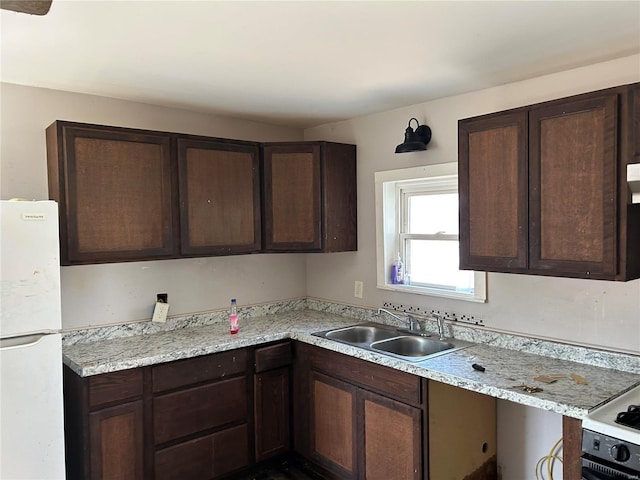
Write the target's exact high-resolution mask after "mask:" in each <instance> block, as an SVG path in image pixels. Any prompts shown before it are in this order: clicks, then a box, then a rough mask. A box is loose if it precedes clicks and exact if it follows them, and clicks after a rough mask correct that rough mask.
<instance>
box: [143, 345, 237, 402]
mask: <svg viewBox="0 0 640 480" xmlns="http://www.w3.org/2000/svg"><path fill="white" fill-rule="evenodd" d="M246 370H247V351H246V350H244V349H242V350H231V351H228V352H222V353H216V354H213V355H206V356H202V357H196V358H190V359H188V360H179V361H177V362H171V363H165V364H164V365H158V366H156V367H153V369H152V378H153V392H154V393H156V392H162V391H164V390H171V389H174V388H179V387H184V386H187V385H192V384H195V383H201V382H206V381H210V380H216V379H218V378H222V377H228V376H231V375H236V374H240V373H243V372H246Z"/></svg>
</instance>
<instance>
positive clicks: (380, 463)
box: [358, 390, 423, 480]
mask: <svg viewBox="0 0 640 480" xmlns="http://www.w3.org/2000/svg"><path fill="white" fill-rule="evenodd" d="M358 412H359V413H360V415H362V422H361V429H362V433H361V438H362V439H363V442H362V443H363V444H364V446H363V450H364V451H363V452H361V462H362V467H361V474H360V477H361V478H366V479H367V480H388V479H390V478H393V479H394V480H419V479H421V478H422V452H423V449H422V412H421V410H420V409H419V408H415V407H410V406H409V405H405V404H403V403H400V402H396V401H395V400H391V399H389V398H386V397H383V396H381V395H378V394H375V393H372V392H368V391H366V390H359V391H358Z"/></svg>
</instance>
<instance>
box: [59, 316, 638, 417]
mask: <svg viewBox="0 0 640 480" xmlns="http://www.w3.org/2000/svg"><path fill="white" fill-rule="evenodd" d="M362 321H363V320H359V319H357V318H353V317H345V316H341V315H336V314H334V313H328V312H326V311H317V310H308V309H303V310H293V311H288V312H281V313H278V314H277V315H267V316H261V317H252V318H245V319H242V320H241V326H240V332H239V333H238V334H237V335H230V334H229V331H228V325H227V324H226V322H217V323H214V324H211V325H204V326H193V327H189V328H181V329H175V330H170V331H161V332H158V333H152V334H146V335H134V336H129V337H124V338H112V339H100V340H97V341H92V342H88V343H80V342H79V343H75V344H72V345H65V346H64V347H63V357H64V363H65V364H66V365H68V366H69V367H70V368H71V369H72V370H74V371H75V372H76V373H77V374H78V375H81V376H90V375H97V374H100V373H106V372H113V371H117V370H124V369H128V368H136V367H143V366H147V365H154V364H157V363H162V362H169V361H173V360H179V359H183V358H190V357H195V356H198V355H206V354H210V353H216V352H221V351H225V350H232V349H235V348H243V347H248V346H253V345H259V344H262V343H266V342H272V341H276V340H281V339H285V338H292V339H294V340H299V341H301V342H305V343H309V344H313V345H317V346H320V347H323V348H327V349H329V350H334V351H337V352H341V353H344V354H347V355H351V356H353V357H358V358H362V359H364V360H368V361H371V362H373V363H376V364H379V365H385V366H388V367H392V368H395V369H397V370H402V371H405V372H409V373H413V374H415V375H419V376H421V377H425V378H428V379H431V380H435V381H439V382H442V383H447V384H450V385H454V386H457V387H461V388H465V389H468V390H472V391H476V392H480V393H483V394H486V395H490V396H493V397H496V398H500V399H505V400H510V401H513V402H516V403H519V404H523V405H528V406H531V407H537V408H541V409H544V410H549V411H553V412H556V413H559V414H562V415H567V416H570V417H575V418H582V417H584V416H585V415H586V414H587V413H588V411H589V410H591V409H592V408H594V407H596V406H598V405H600V404H602V403H604V402H606V401H607V400H609V399H610V398H611V397H615V396H617V395H619V394H621V393H623V392H625V391H627V390H628V389H630V388H632V387H633V386H635V385H638V384H640V375H639V374H637V373H631V372H626V371H620V370H615V369H610V368H602V367H598V366H592V365H587V364H584V363H577V362H571V361H568V360H561V359H558V358H553V357H550V356H543V355H537V354H533V353H525V352H522V351H520V350H511V349H507V348H501V347H497V346H490V345H487V344H475V345H472V346H470V347H468V348H465V349H462V350H457V351H453V352H450V353H447V354H444V355H440V356H436V357H433V358H431V359H427V360H425V361H423V362H419V363H415V362H406V361H402V360H397V359H395V358H392V357H389V356H386V355H383V354H378V353H375V352H372V351H368V350H364V349H360V348H357V347H352V346H349V345H345V344H341V343H337V342H334V341H331V340H327V339H324V338H320V337H317V336H313V335H312V333H314V332H318V331H322V330H328V329H331V328H337V327H344V326H348V325H353V324H357V323H362ZM465 340H467V339H465ZM473 363H478V364H480V365H483V366H484V367H485V368H486V371H485V372H478V371H476V370H474V369H473V368H471V365H472V364H473ZM541 374H542V375H563V377H562V378H559V379H558V380H557V381H556V382H555V383H552V384H545V383H541V382H538V381H535V380H534V379H533V377H535V376H536V375H541ZM571 374H576V375H579V376H580V377H583V378H584V379H585V380H586V382H587V383H586V384H584V385H582V384H578V383H576V382H575V381H574V380H573V379H572V378H571ZM523 384H525V385H528V386H536V387H541V388H543V391H542V392H538V393H527V392H524V391H522V390H521V389H518V388H516V387H517V386H519V385H523Z"/></svg>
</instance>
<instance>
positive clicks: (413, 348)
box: [371, 336, 455, 361]
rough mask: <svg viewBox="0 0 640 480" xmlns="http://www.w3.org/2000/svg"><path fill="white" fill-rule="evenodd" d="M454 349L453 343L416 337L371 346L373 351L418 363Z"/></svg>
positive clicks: (399, 338) (406, 337) (404, 337)
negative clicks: (408, 358)
mask: <svg viewBox="0 0 640 480" xmlns="http://www.w3.org/2000/svg"><path fill="white" fill-rule="evenodd" d="M453 348H455V345H454V344H453V343H449V342H445V341H440V340H433V339H430V338H423V337H416V336H403V337H396V338H391V339H388V340H381V341H378V342H373V343H372V344H371V349H372V350H375V351H376V352H382V353H388V354H390V355H394V356H397V357H402V358H404V357H411V358H412V359H414V358H415V360H416V361H418V360H422V359H424V358H427V357H430V356H431V355H433V354H435V353H440V352H444V351H447V350H451V349H453Z"/></svg>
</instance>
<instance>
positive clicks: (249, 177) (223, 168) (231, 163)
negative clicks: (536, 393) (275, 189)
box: [178, 138, 261, 255]
mask: <svg viewBox="0 0 640 480" xmlns="http://www.w3.org/2000/svg"><path fill="white" fill-rule="evenodd" d="M178 170H179V178H180V188H179V196H180V237H181V240H182V244H181V252H182V253H183V254H185V255H226V254H239V253H251V252H257V251H259V250H260V247H261V245H260V159H259V148H258V145H257V144H252V143H248V142H247V143H240V142H224V141H220V140H213V139H203V138H197V139H196V138H178Z"/></svg>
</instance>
